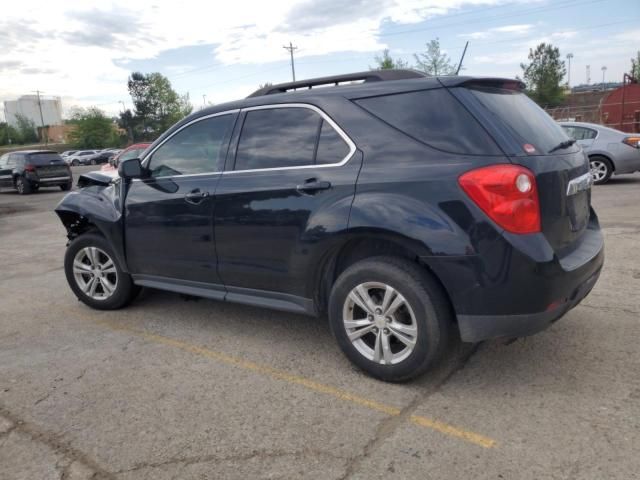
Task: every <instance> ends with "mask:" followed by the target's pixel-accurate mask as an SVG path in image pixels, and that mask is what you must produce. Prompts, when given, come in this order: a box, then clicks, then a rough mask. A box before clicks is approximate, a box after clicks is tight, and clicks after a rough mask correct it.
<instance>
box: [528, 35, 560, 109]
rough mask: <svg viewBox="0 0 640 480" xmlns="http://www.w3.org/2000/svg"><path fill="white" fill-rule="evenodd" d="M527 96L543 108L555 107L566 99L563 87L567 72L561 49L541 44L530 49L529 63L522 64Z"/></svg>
mask: <svg viewBox="0 0 640 480" xmlns="http://www.w3.org/2000/svg"><path fill="white" fill-rule="evenodd" d="M520 68H522V70H523V75H524V81H525V83H526V84H527V94H528V95H529V96H530V97H531V98H532V99H533V100H534V101H535V102H537V103H538V104H539V105H541V106H543V107H555V106H557V105H558V104H560V102H561V101H562V98H563V97H564V92H563V88H562V86H561V82H562V79H563V78H564V76H565V74H566V73H567V70H566V68H565V66H564V61H563V60H562V59H561V57H560V49H559V48H558V47H554V46H553V45H551V44H547V43H541V44H540V45H538V46H537V47H536V48H535V50H533V49H529V63H528V64H525V63H521V64H520Z"/></svg>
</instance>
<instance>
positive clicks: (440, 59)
mask: <svg viewBox="0 0 640 480" xmlns="http://www.w3.org/2000/svg"><path fill="white" fill-rule="evenodd" d="M413 56H414V57H415V59H416V68H417V69H418V70H422V71H424V72H425V73H427V74H429V75H455V73H456V67H455V66H454V65H453V64H452V63H451V59H450V58H449V56H448V55H447V54H445V53H442V51H441V50H440V40H439V39H438V38H436V39H435V40H431V41H430V42H429V43H427V50H426V51H425V52H423V53H418V54H414V55H413Z"/></svg>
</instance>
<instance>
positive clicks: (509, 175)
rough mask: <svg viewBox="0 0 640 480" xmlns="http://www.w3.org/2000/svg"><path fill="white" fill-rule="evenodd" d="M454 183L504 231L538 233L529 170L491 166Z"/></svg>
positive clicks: (534, 192) (536, 204)
mask: <svg viewBox="0 0 640 480" xmlns="http://www.w3.org/2000/svg"><path fill="white" fill-rule="evenodd" d="M458 183H459V184H460V186H461V187H462V189H463V190H464V191H465V193H466V194H467V195H469V197H470V198H471V200H473V201H474V202H475V204H476V205H478V207H480V208H481V209H482V211H483V212H484V213H486V214H487V215H488V216H489V217H490V218H491V219H492V220H493V221H494V222H496V223H497V224H498V225H499V226H500V227H502V228H504V229H505V230H506V231H508V232H511V233H520V234H524V233H537V232H539V231H540V203H539V201H538V188H537V186H536V179H535V176H534V175H533V173H532V172H531V170H528V169H526V168H524V167H521V166H518V165H492V166H489V167H483V168H478V169H476V170H471V171H469V172H467V173H464V174H463V175H461V176H460V178H458Z"/></svg>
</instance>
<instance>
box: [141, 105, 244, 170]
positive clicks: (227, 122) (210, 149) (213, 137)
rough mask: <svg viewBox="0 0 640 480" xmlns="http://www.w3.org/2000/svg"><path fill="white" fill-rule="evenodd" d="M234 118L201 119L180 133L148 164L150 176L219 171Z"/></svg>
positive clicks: (155, 153)
mask: <svg viewBox="0 0 640 480" xmlns="http://www.w3.org/2000/svg"><path fill="white" fill-rule="evenodd" d="M232 120H233V115H221V116H218V117H212V118H206V119H204V120H200V121H198V122H196V123H194V124H192V125H189V126H188V127H185V128H184V129H182V130H180V131H179V132H178V133H176V134H175V135H174V136H172V137H171V138H170V139H169V140H167V141H166V142H165V143H164V144H162V146H161V147H160V148H158V149H157V150H156V151H155V152H154V153H153V155H152V156H151V159H150V161H149V163H148V165H147V167H148V168H149V169H150V171H151V176H152V177H165V176H173V175H191V174H197V173H210V172H215V171H217V170H219V165H220V162H221V160H222V159H223V158H224V157H223V156H224V155H225V154H226V148H224V147H225V146H226V145H227V134H228V132H229V129H230V128H231V127H232V125H233V121H232Z"/></svg>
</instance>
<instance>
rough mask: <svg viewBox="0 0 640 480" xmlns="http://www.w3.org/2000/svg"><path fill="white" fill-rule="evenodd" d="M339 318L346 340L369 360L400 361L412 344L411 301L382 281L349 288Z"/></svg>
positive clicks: (414, 324) (415, 333)
mask: <svg viewBox="0 0 640 480" xmlns="http://www.w3.org/2000/svg"><path fill="white" fill-rule="evenodd" d="M342 318H343V322H344V328H345V330H346V332H347V337H348V338H349V341H350V342H351V343H352V344H353V346H354V347H355V349H356V350H357V351H358V352H359V353H360V354H361V355H362V356H364V357H365V358H367V359H368V360H371V361H373V362H376V363H379V364H382V365H393V364H396V363H400V362H402V361H403V360H405V359H406V358H407V357H408V356H409V355H411V353H412V352H413V349H414V348H415V346H416V342H417V339H418V324H417V322H416V318H415V315H414V313H413V309H412V308H411V305H409V302H408V301H407V300H406V299H405V297H404V296H402V294H400V292H398V291H397V290H396V289H394V288H393V287H391V286H389V285H386V284H384V283H378V282H367V283H362V284H360V285H358V286H356V287H355V288H354V289H353V290H351V292H349V295H347V298H346V300H345V302H344V307H343V313H342Z"/></svg>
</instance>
